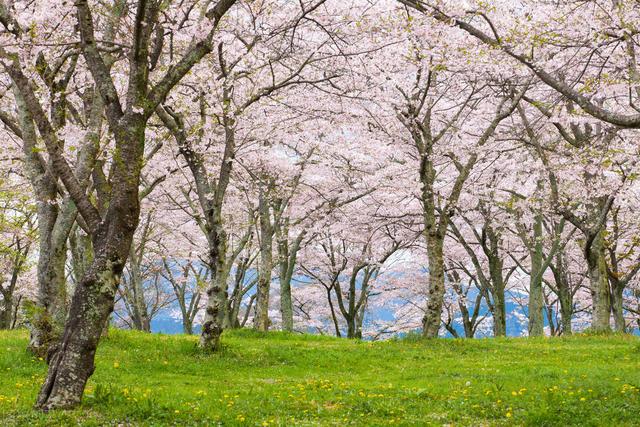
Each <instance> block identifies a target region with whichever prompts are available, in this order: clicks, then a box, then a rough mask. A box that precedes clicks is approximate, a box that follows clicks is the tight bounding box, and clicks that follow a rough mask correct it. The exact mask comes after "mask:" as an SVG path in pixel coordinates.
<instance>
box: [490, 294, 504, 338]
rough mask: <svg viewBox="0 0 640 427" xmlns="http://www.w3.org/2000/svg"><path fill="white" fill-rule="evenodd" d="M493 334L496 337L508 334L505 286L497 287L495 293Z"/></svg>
mask: <svg viewBox="0 0 640 427" xmlns="http://www.w3.org/2000/svg"><path fill="white" fill-rule="evenodd" d="M493 335H494V336H496V337H504V336H506V335H507V322H506V308H505V298H504V287H502V289H496V290H495V292H494V293H493Z"/></svg>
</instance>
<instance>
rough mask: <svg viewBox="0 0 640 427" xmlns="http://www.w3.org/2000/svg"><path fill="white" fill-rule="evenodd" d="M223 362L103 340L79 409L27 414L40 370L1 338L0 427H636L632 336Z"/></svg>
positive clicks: (639, 415)
mask: <svg viewBox="0 0 640 427" xmlns="http://www.w3.org/2000/svg"><path fill="white" fill-rule="evenodd" d="M223 340H224V344H225V349H224V351H223V352H222V353H221V354H215V355H205V354H201V353H199V352H198V351H197V350H196V349H195V347H194V346H195V342H196V338H195V337H187V336H181V335H175V336H167V335H146V334H142V333H137V332H126V331H118V330H114V331H112V332H111V333H110V336H109V337H108V338H106V339H104V340H103V342H102V344H101V346H100V348H99V350H98V356H97V368H96V372H95V374H94V376H93V377H92V378H91V380H90V382H89V385H88V387H87V390H86V394H85V399H84V403H83V405H82V407H81V408H79V409H78V410H74V411H66V412H63V411H60V412H55V413H51V414H47V415H45V414H41V413H39V412H37V411H34V410H33V409H32V405H33V402H34V400H35V396H36V393H37V391H38V387H39V385H40V384H41V382H42V380H43V377H44V375H45V371H46V365H45V363H44V362H43V361H40V360H37V359H34V358H33V357H32V356H30V355H29V354H28V353H27V352H26V351H25V347H26V344H27V335H26V333H25V332H23V331H21V332H0V424H1V425H2V426H10V425H29V426H32V425H52V426H54V425H55V426H58V425H114V426H115V425H215V424H218V423H219V424H220V425H254V426H255V425H258V426H272V425H281V426H284V425H286V426H289V425H445V424H448V425H536V426H539V425H562V426H564V425H580V426H588V425H615V426H620V425H638V424H639V423H640V341H639V340H638V339H637V338H634V337H627V336H615V337H589V336H576V337H570V338H559V339H558V338H554V339H484V340H452V339H447V340H435V341H433V340H432V341H423V340H415V339H405V340H402V341H389V342H377V343H367V342H356V341H347V340H338V339H334V338H328V337H317V336H309V335H292V334H284V333H270V334H268V335H260V334H257V333H254V332H252V331H238V332H232V333H229V334H226V335H225V336H224V337H223Z"/></svg>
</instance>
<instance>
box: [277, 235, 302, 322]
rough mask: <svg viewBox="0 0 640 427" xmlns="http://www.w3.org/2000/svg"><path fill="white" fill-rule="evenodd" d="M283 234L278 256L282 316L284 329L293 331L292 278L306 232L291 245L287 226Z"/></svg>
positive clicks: (279, 241) (280, 237)
mask: <svg viewBox="0 0 640 427" xmlns="http://www.w3.org/2000/svg"><path fill="white" fill-rule="evenodd" d="M281 233H282V234H283V235H281V236H279V237H278V258H279V262H280V314H281V316H282V330H283V331H289V332H291V331H293V298H292V296H291V280H292V279H293V271H294V270H295V264H296V258H297V253H298V250H299V248H300V242H301V241H302V238H303V236H304V233H300V235H299V236H298V237H297V238H296V240H295V241H294V242H293V245H291V247H289V243H288V232H287V230H286V228H285V231H284V232H283V231H282V230H281Z"/></svg>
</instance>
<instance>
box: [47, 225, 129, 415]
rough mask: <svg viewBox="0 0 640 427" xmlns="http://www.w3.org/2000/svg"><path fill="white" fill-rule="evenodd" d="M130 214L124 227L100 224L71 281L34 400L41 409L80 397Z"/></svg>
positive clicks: (110, 304) (116, 275)
mask: <svg viewBox="0 0 640 427" xmlns="http://www.w3.org/2000/svg"><path fill="white" fill-rule="evenodd" d="M130 219H131V221H132V223H131V224H130V225H131V226H130V227H128V229H123V228H122V227H118V229H117V230H118V231H116V229H111V230H108V231H107V230H105V231H104V232H102V233H100V237H99V238H98V239H97V240H95V241H94V245H95V247H96V248H99V249H98V250H97V251H96V252H97V257H96V259H95V261H94V262H93V264H92V265H91V267H90V269H89V270H88V271H87V273H86V274H85V276H84V277H83V279H82V281H81V282H80V284H79V286H77V287H76V290H75V293H74V296H73V300H72V304H71V309H70V312H69V316H68V319H67V323H66V326H65V330H64V334H63V336H62V340H61V342H60V343H59V344H58V345H56V346H53V347H52V348H51V350H52V351H50V354H51V356H50V360H49V371H48V373H47V378H46V380H45V382H44V384H43V386H42V388H41V390H40V394H39V395H38V400H37V406H38V407H39V408H41V409H43V410H45V411H46V410H50V409H64V408H71V407H74V406H76V405H77V404H79V403H80V401H81V399H82V394H83V391H84V387H85V385H86V382H87V380H88V379H89V377H90V376H91V374H92V373H93V370H94V357H95V352H96V348H97V346H98V341H99V339H100V337H101V336H102V333H103V330H104V326H105V324H106V322H107V320H108V318H109V315H110V314H111V312H112V311H113V305H114V299H115V294H116V290H117V287H118V285H119V282H120V276H121V273H122V268H123V265H124V260H123V257H124V256H126V254H127V251H128V248H129V245H130V243H131V241H130V240H131V238H132V237H133V232H134V231H135V220H136V219H137V215H135V214H134V215H132V216H131V217H130ZM109 237H111V238H109ZM113 237H121V238H120V239H118V238H115V239H114V238H113ZM122 240H124V244H123V242H122ZM127 240H129V241H127Z"/></svg>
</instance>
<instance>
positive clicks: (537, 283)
mask: <svg viewBox="0 0 640 427" xmlns="http://www.w3.org/2000/svg"><path fill="white" fill-rule="evenodd" d="M533 244H534V247H533V250H532V251H531V252H530V256H531V271H530V274H529V336H531V337H537V336H542V335H544V317H543V312H542V310H543V307H544V298H543V294H542V271H541V270H542V262H543V259H542V258H543V254H542V217H541V216H540V215H536V217H535V222H534V225H533Z"/></svg>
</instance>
